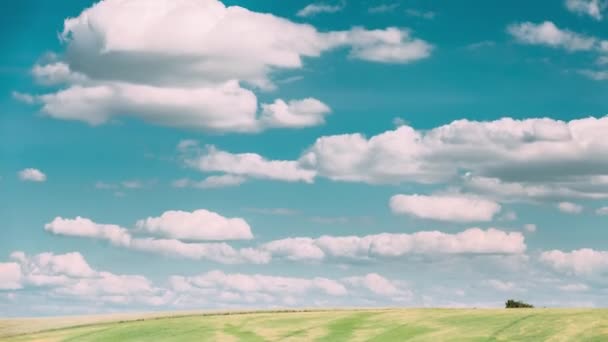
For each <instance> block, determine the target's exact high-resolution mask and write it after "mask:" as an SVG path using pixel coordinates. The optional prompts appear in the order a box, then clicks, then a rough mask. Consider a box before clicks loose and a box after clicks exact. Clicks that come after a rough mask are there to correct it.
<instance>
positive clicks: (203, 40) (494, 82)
mask: <svg viewBox="0 0 608 342" xmlns="http://www.w3.org/2000/svg"><path fill="white" fill-rule="evenodd" d="M3 7H4V8H3V10H2V13H3V18H2V19H3V20H1V21H0V32H1V34H0V43H1V44H2V46H3V47H4V49H3V51H2V53H1V54H0V74H1V75H2V77H1V78H0V114H1V116H0V123H1V125H0V148H1V150H0V153H1V156H2V158H1V163H0V177H1V178H0V203H1V205H0V216H1V217H2V227H1V228H0V229H1V236H2V239H0V270H1V271H2V272H0V314H2V315H11V316H24V315H54V314H77V313H91V312H114V311H132V310H180V309H205V308H218V307H219V308H231V307H290V306H307V307H309V306H341V305H344V306H391V305H394V306H416V307H418V306H433V307H436V306H478V307H479V306H501V305H502V303H503V301H504V300H505V299H507V298H512V297H514V298H522V299H525V300H528V301H531V302H533V303H534V304H537V305H546V306H605V305H606V304H608V303H607V302H606V300H605V298H606V296H605V294H606V287H607V285H608V278H606V275H607V274H608V250H606V246H605V241H607V239H608V233H607V232H606V231H605V225H606V217H608V216H607V215H608V200H607V198H608V160H606V157H605V156H608V144H607V142H606V141H607V140H608V139H606V138H605V132H606V131H607V130H608V118H606V117H605V108H606V100H605V94H606V91H607V90H608V86H607V84H608V83H606V80H608V67H607V65H608V40H606V41H604V38H605V37H604V34H605V31H606V20H605V18H604V16H605V15H606V11H605V10H606V8H607V4H606V3H605V2H603V1H601V0H566V1H536V2H534V4H530V3H529V2H528V1H519V0H518V1H511V2H509V3H508V4H507V3H505V4H504V5H502V6H501V5H498V4H497V3H488V2H485V1H460V2H454V1H415V0H411V1H402V2H391V1H366V2H349V1H344V2H306V1H293V2H270V1H231V2H225V3H221V2H218V1H215V0H184V1H181V2H172V1H163V0H155V1H141V0H139V1H138V0H129V1H117V0H104V1H101V2H99V3H96V2H92V1H70V2H62V3H50V2H43V1H20V2H18V3H11V4H6V5H4V6H3ZM144 13H145V14H146V15H143V14H144ZM24 304H27V305H24Z"/></svg>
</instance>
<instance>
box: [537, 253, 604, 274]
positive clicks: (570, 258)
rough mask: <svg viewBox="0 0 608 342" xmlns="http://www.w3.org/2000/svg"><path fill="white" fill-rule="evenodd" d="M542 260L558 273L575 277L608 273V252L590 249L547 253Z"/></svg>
mask: <svg viewBox="0 0 608 342" xmlns="http://www.w3.org/2000/svg"><path fill="white" fill-rule="evenodd" d="M540 260H541V261H542V262H544V263H545V264H547V265H548V266H550V267H552V268H553V269H555V270H557V271H560V272H565V273H570V274H575V275H593V274H598V273H605V272H607V271H608V252H606V251H596V250H593V249H590V248H582V249H577V250H573V251H571V252H563V251H560V250H552V251H546V252H543V253H542V254H541V255H540Z"/></svg>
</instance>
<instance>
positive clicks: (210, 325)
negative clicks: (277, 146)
mask: <svg viewBox="0 0 608 342" xmlns="http://www.w3.org/2000/svg"><path fill="white" fill-rule="evenodd" d="M0 340H2V341H82V342H85V341H222V342H224V341H225V342H229V341H332V342H335V341H608V310H602V309H598V310H591V309H511V310H505V309H495V310H494V309H492V310H486V309H370V310H331V311H329V310H328V311H306V312H250V313H231V314H200V313H197V314H192V313H191V314H187V315H186V314H177V313H176V314H173V315H168V314H164V316H163V315H162V314H145V315H122V316H120V315H117V316H92V317H81V318H68V317H66V318H48V319H5V320H0Z"/></svg>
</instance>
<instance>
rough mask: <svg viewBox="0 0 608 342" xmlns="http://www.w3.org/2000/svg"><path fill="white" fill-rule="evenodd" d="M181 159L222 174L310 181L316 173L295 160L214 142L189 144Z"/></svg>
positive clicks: (205, 170) (186, 162) (194, 166)
mask: <svg viewBox="0 0 608 342" xmlns="http://www.w3.org/2000/svg"><path fill="white" fill-rule="evenodd" d="M182 150H183V149H182ZM192 152H193V153H192ZM182 159H183V161H184V163H185V164H186V165H187V166H189V167H191V168H194V169H197V170H199V171H202V172H223V173H225V175H224V176H226V175H230V176H233V177H243V178H258V179H274V180H281V181H286V182H306V183H312V182H313V180H314V176H315V172H314V171H312V170H307V169H303V168H301V167H300V166H299V165H298V162H297V161H289V160H268V159H266V158H264V157H262V156H260V155H259V154H256V153H238V154H234V153H230V152H225V151H221V150H218V149H217V148H216V147H215V146H206V147H205V148H204V149H203V150H200V149H198V148H196V147H193V146H190V147H188V149H187V151H186V153H184V154H183V155H182Z"/></svg>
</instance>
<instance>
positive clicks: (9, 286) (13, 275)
mask: <svg viewBox="0 0 608 342" xmlns="http://www.w3.org/2000/svg"><path fill="white" fill-rule="evenodd" d="M21 277H22V275H21V268H20V267H19V264H17V263H14V262H0V290H14V289H19V288H21Z"/></svg>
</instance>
